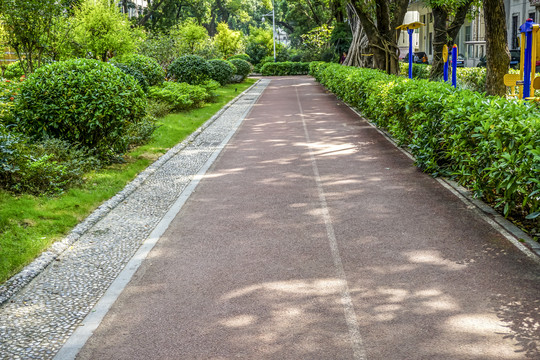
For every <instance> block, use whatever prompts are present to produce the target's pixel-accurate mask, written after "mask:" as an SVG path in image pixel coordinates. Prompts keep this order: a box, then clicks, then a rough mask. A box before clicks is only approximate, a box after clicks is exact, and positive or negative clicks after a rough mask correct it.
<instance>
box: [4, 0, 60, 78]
mask: <svg viewBox="0 0 540 360" xmlns="http://www.w3.org/2000/svg"><path fill="white" fill-rule="evenodd" d="M63 9H64V3H63V2H60V3H58V2H57V1H56V0H39V1H38V0H2V1H0V21H1V22H2V23H3V24H4V27H5V29H6V30H7V31H6V35H7V36H6V44H7V45H8V46H9V47H11V48H13V49H14V50H15V52H16V53H17V57H18V58H19V60H21V64H22V65H23V69H24V72H25V74H28V73H31V72H33V71H34V68H38V67H39V66H40V65H41V63H42V61H43V56H44V55H45V54H46V53H47V51H48V46H49V45H50V42H51V39H52V36H53V34H52V31H51V29H52V28H53V24H54V22H55V19H56V18H57V17H59V16H63V13H64V12H63ZM23 59H24V60H25V61H22V60H23Z"/></svg>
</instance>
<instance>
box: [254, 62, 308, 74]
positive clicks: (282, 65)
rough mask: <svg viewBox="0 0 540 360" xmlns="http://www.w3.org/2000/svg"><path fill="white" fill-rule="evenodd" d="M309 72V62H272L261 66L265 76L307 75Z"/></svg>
mask: <svg viewBox="0 0 540 360" xmlns="http://www.w3.org/2000/svg"><path fill="white" fill-rule="evenodd" d="M308 72H309V63H307V62H290V61H285V62H276V63H275V62H271V63H266V64H264V65H263V67H262V68H261V73H262V75H263V76H282V75H306V74H307V73H308Z"/></svg>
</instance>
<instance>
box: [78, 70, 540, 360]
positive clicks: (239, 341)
mask: <svg viewBox="0 0 540 360" xmlns="http://www.w3.org/2000/svg"><path fill="white" fill-rule="evenodd" d="M539 295H540V268H539V267H538V265H536V264H535V263H533V262H532V261H530V260H529V259H528V258H527V257H525V256H524V255H522V253H520V252H519V251H517V250H515V248H514V247H513V246H511V245H509V243H508V242H507V240H505V239H504V238H503V237H502V236H501V235H499V234H498V233H497V232H495V231H494V230H492V228H490V227H489V226H488V225H487V223H485V222H484V221H483V220H481V219H480V218H478V217H477V216H476V215H475V213H474V212H473V211H472V210H471V209H468V208H467V207H466V206H465V205H464V204H463V203H462V202H461V201H460V200H458V199H457V198H456V197H455V196H454V195H452V194H451V193H450V192H449V191H448V190H446V189H445V188H443V187H442V186H441V185H440V184H439V183H438V182H437V181H435V180H434V179H432V178H430V177H429V176H427V175H425V174H422V173H421V172H419V171H418V170H417V169H416V168H415V167H414V166H413V164H412V162H411V160H410V159H408V158H407V157H406V156H405V155H404V154H402V153H401V152H400V151H399V150H398V149H396V148H395V147H394V146H393V145H392V144H390V143H389V142H388V141H387V140H386V139H385V138H384V137H383V136H381V135H380V134H379V133H378V132H377V131H376V130H375V129H374V128H372V127H371V126H370V125H369V124H367V123H366V122H365V121H363V120H361V119H359V118H358V116H357V115H356V114H355V113H353V112H352V111H351V110H350V109H348V108H347V107H346V106H344V105H343V104H342V103H340V102H339V101H338V100H336V99H335V97H334V96H332V95H330V94H327V93H325V91H324V90H323V88H322V87H321V86H319V85H317V84H316V83H314V81H313V80H312V79H310V78H307V77H295V78H276V79H273V80H272V82H271V83H270V85H269V86H268V88H267V89H266V90H265V92H264V93H263V95H262V97H261V98H260V100H259V101H258V103H257V105H255V107H254V109H253V110H252V112H251V113H250V115H249V116H248V118H247V119H246V120H245V121H244V123H243V124H242V126H241V127H240V129H239V131H238V132H237V134H236V135H235V137H234V138H233V139H232V140H231V141H230V143H229V144H228V146H227V147H226V149H225V151H224V152H223V153H222V155H221V156H220V158H219V159H218V161H217V162H216V163H215V165H214V166H213V167H212V168H211V169H210V171H209V172H208V173H207V175H206V176H205V177H204V179H203V180H202V181H201V183H200V185H199V187H198V188H197V190H196V191H195V193H194V194H193V195H192V196H191V197H190V199H189V200H188V202H187V203H186V204H185V206H184V207H183V208H182V210H181V211H180V213H179V214H178V216H177V217H176V218H175V219H174V220H173V222H172V223H171V225H170V227H169V228H168V230H167V231H166V232H165V234H164V235H163V236H162V237H161V239H160V241H159V242H158V243H157V245H156V247H155V248H154V249H153V250H152V252H151V253H150V254H149V256H148V258H147V260H146V261H145V262H144V263H143V265H142V267H141V268H140V269H139V271H138V272H137V273H136V274H135V276H134V278H133V279H132V281H131V283H130V284H129V286H128V287H127V288H126V290H125V291H124V292H123V293H122V294H121V296H120V297H119V299H118V301H117V302H116V303H115V304H114V306H113V308H112V310H111V311H110V312H109V313H108V315H107V316H106V317H105V319H104V321H103V322H102V324H101V325H100V327H99V328H98V330H97V331H96V332H95V334H94V335H93V336H92V337H91V338H90V340H89V341H88V342H87V344H86V346H85V347H84V348H83V349H82V351H81V352H80V353H79V356H78V358H79V359H150V358H154V359H525V358H535V359H539V358H540V352H539V351H540V350H539V348H538V346H539V344H540V342H539V339H540V315H539V314H540V296H539Z"/></svg>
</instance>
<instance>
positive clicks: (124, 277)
mask: <svg viewBox="0 0 540 360" xmlns="http://www.w3.org/2000/svg"><path fill="white" fill-rule="evenodd" d="M267 85H268V83H262V84H261V87H262V89H261V90H260V93H259V94H256V95H257V96H255V97H254V99H253V100H252V102H251V104H250V106H249V107H248V108H247V109H246V111H245V112H244V113H243V114H242V116H240V117H239V119H238V120H237V123H236V124H235V125H234V126H233V129H232V130H231V131H230V132H229V134H227V136H226V137H225V139H223V141H222V142H221V144H219V145H218V146H217V147H216V149H215V151H214V152H213V153H212V155H211V156H210V158H208V160H207V161H206V163H205V164H204V165H203V167H202V168H201V169H200V170H199V172H198V173H197V174H196V175H194V176H193V178H192V180H191V182H190V183H189V184H188V186H187V187H186V188H185V189H184V190H183V191H182V193H181V194H180V196H179V197H178V199H177V200H176V201H175V203H174V204H173V205H172V206H171V208H170V209H169V211H168V212H167V213H166V214H165V216H164V217H163V218H162V219H161V221H160V222H159V223H158V224H157V225H156V227H155V228H154V230H153V231H152V233H150V235H149V236H148V238H147V239H146V240H145V241H144V243H143V244H142V245H141V247H140V248H139V250H137V252H136V253H135V255H133V257H132V258H131V260H130V261H129V262H128V263H127V265H126V266H125V267H124V269H123V270H122V271H121V272H120V274H119V275H118V276H117V278H116V279H115V280H114V281H113V283H112V284H111V286H109V288H108V289H107V291H106V292H105V294H104V295H103V296H102V297H101V299H100V300H99V301H98V303H97V304H96V305H95V306H94V308H93V309H92V311H91V312H90V313H89V314H88V315H87V316H86V317H85V318H84V320H83V321H82V323H81V324H80V326H79V327H78V328H77V329H76V330H75V331H74V332H73V334H72V335H71V336H70V337H69V339H68V340H67V341H66V343H65V344H64V345H63V346H62V348H60V350H59V351H58V353H56V356H55V357H54V360H72V359H75V357H76V356H77V354H78V353H79V352H80V351H81V349H82V348H83V346H84V345H85V344H86V342H87V341H88V339H90V337H91V336H92V334H93V333H94V331H95V330H96V329H97V328H98V326H99V324H101V322H102V321H103V319H104V318H105V315H107V312H108V311H109V310H110V308H111V307H112V305H113V304H114V302H115V301H116V300H117V299H118V297H119V296H120V294H121V293H122V291H123V290H124V289H125V287H126V286H127V285H128V283H129V282H130V281H131V278H132V277H133V275H135V272H136V271H137V269H139V267H140V266H141V264H142V263H143V261H144V260H145V259H146V257H147V256H148V254H149V253H150V251H151V250H152V249H153V248H154V246H155V245H156V243H157V242H158V241H159V239H160V238H161V236H162V235H163V234H164V233H165V231H166V230H167V228H168V227H169V225H170V224H171V222H172V221H173V220H174V218H175V217H176V215H177V214H178V213H179V212H180V210H181V209H182V207H183V206H184V204H185V203H186V201H187V200H188V199H189V197H190V196H191V194H192V193H193V192H194V191H195V189H196V188H197V186H198V185H199V183H200V181H201V180H202V179H203V177H204V175H205V174H206V172H207V171H208V169H210V167H211V166H212V164H213V163H214V161H215V160H216V159H217V157H218V156H219V154H220V153H221V151H222V150H223V149H224V148H225V146H226V145H227V144H228V142H229V141H230V140H231V138H232V137H233V136H234V134H235V133H236V132H237V130H238V128H239V127H240V124H241V123H242V121H243V120H244V119H245V118H246V117H247V115H248V114H249V112H250V111H251V109H252V108H253V105H254V104H255V103H256V102H257V101H258V99H259V97H260V96H261V95H262V93H263V91H264V89H265V88H266V86H267Z"/></svg>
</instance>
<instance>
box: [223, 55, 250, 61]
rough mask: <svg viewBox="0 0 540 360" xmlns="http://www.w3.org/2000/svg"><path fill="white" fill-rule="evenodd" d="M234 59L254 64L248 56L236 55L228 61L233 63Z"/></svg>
mask: <svg viewBox="0 0 540 360" xmlns="http://www.w3.org/2000/svg"><path fill="white" fill-rule="evenodd" d="M232 59H241V60H244V61H247V62H248V63H251V62H252V60H251V58H250V57H249V55H248V54H236V55H233V56H231V57H230V58H228V59H227V60H229V61H231V60H232Z"/></svg>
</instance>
